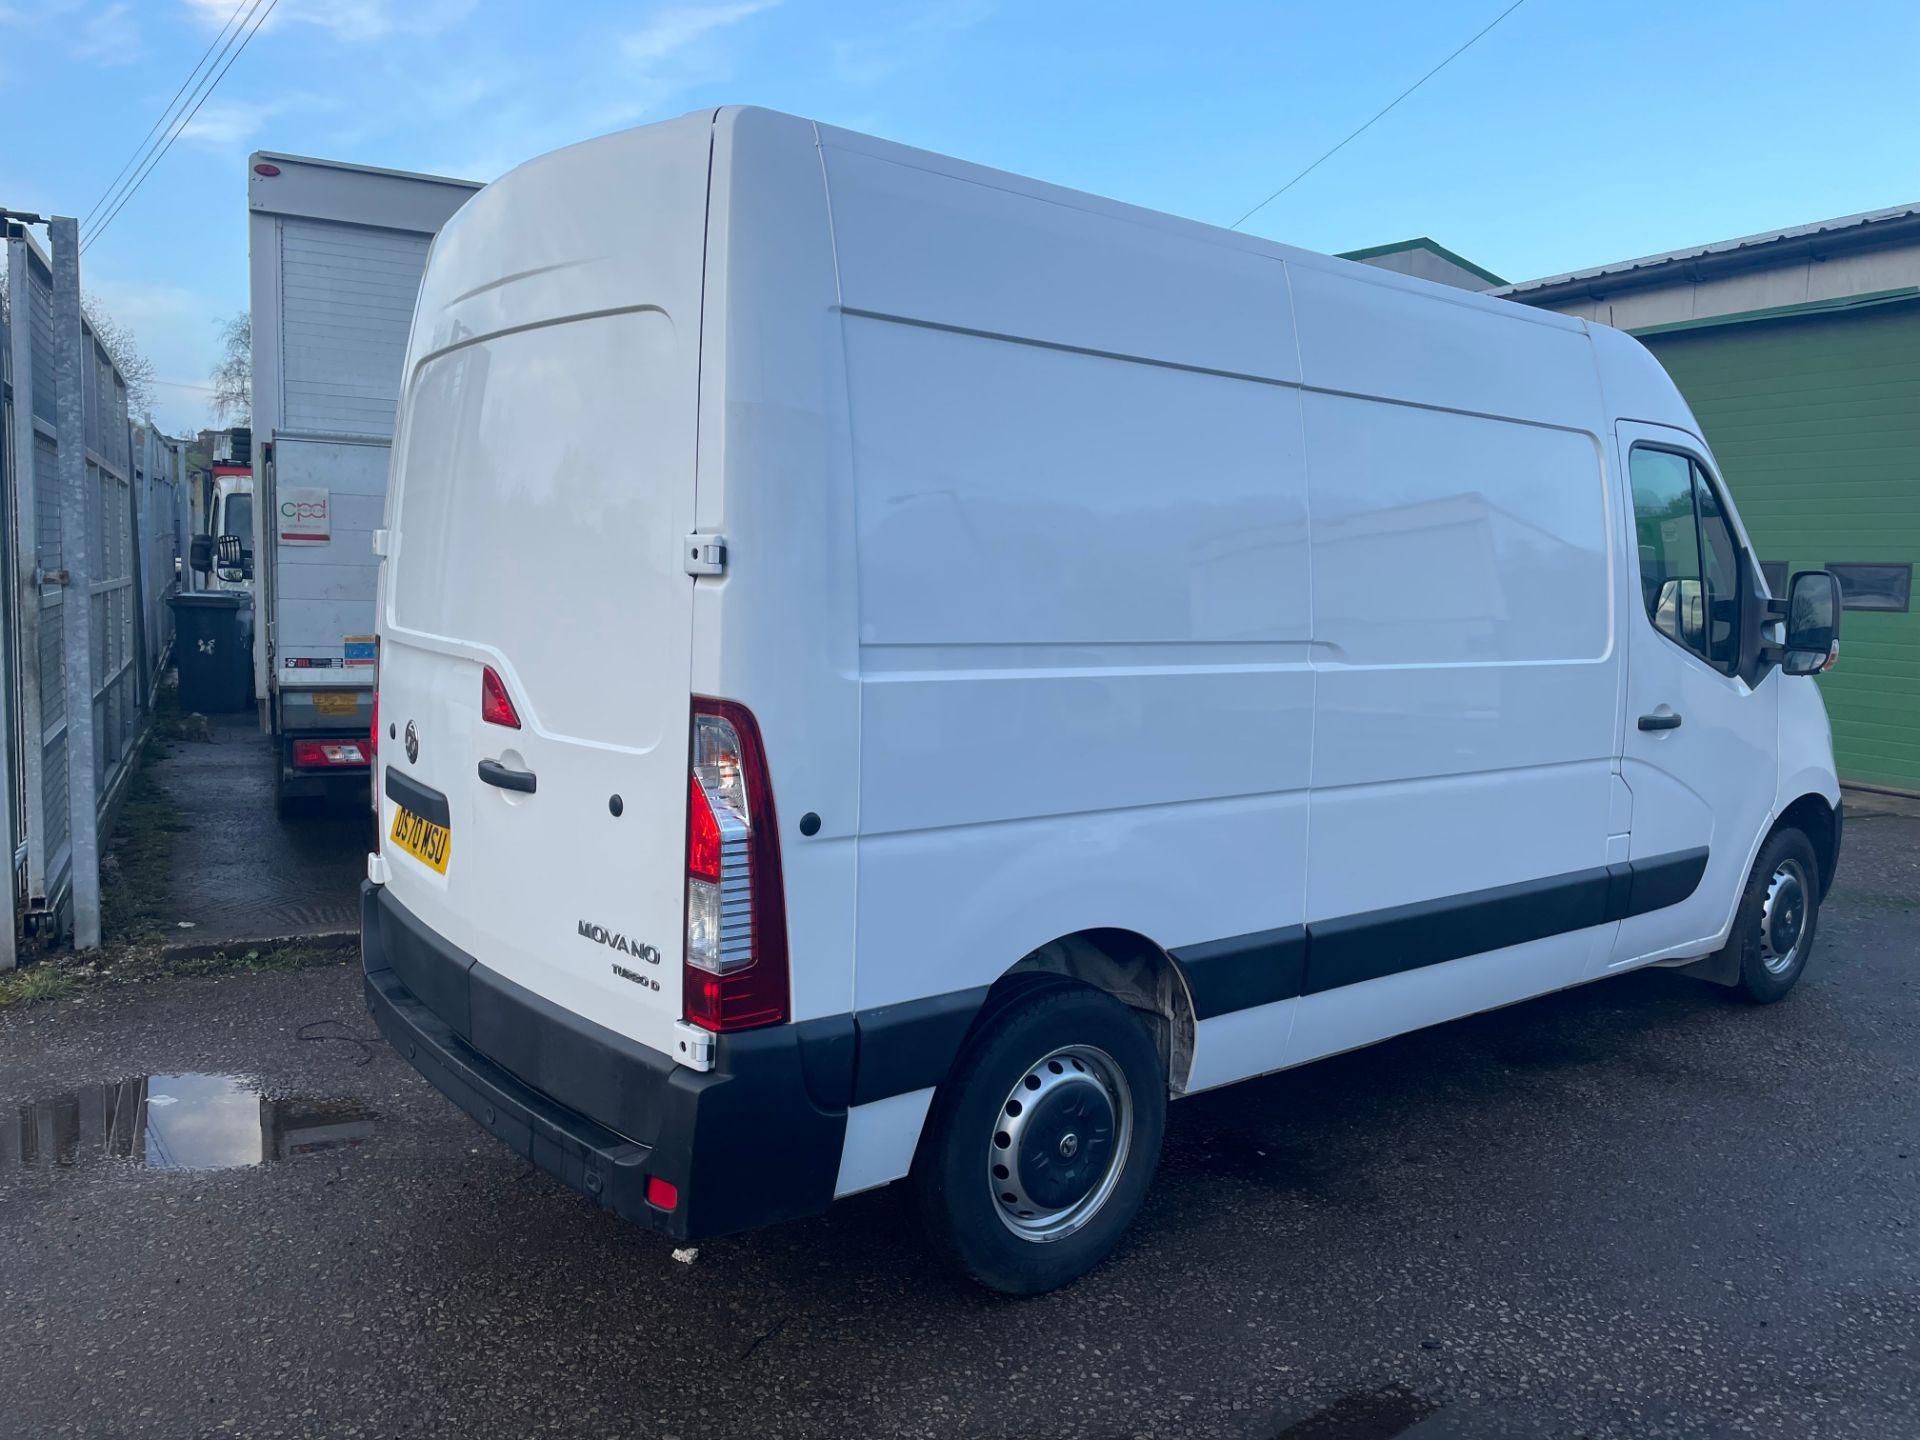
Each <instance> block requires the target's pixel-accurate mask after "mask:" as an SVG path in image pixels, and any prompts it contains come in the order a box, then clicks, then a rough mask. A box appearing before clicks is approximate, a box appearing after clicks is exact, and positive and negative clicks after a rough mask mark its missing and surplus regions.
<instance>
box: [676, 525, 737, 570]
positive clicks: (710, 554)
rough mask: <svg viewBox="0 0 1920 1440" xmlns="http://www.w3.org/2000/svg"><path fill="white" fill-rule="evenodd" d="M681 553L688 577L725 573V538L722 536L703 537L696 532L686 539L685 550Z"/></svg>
mask: <svg viewBox="0 0 1920 1440" xmlns="http://www.w3.org/2000/svg"><path fill="white" fill-rule="evenodd" d="M681 553H682V554H683V555H685V556H686V557H687V574H689V575H724V574H726V573H727V537H726V536H724V535H703V534H701V533H700V532H699V531H697V530H696V531H694V533H693V534H691V535H689V536H688V537H687V545H686V549H685V550H683V551H682V552H681Z"/></svg>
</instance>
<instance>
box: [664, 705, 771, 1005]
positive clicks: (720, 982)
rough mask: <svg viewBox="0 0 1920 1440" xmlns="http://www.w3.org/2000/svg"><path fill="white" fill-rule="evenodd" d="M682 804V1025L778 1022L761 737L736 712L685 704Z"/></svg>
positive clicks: (737, 708) (736, 708)
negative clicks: (687, 729)
mask: <svg viewBox="0 0 1920 1440" xmlns="http://www.w3.org/2000/svg"><path fill="white" fill-rule="evenodd" d="M691 769H692V774H691V778H690V781H689V786H688V794H687V948H686V964H685V973H684V976H683V981H684V984H683V991H684V999H683V1003H684V1005H685V1009H686V1018H687V1019H689V1020H691V1021H693V1022H694V1023H695V1024H696V1025H701V1026H704V1027H705V1028H706V1029H709V1030H746V1029H749V1028H751V1027H753V1026H756V1025H775V1024H779V1023H781V1022H783V1021H784V1020H786V1018H787V1007H788V980H787V907H786V890H785V886H784V884H783V883H782V880H781V875H780V832H779V827H778V824H777V822H776V820H775V817H774V810H773V786H772V783H771V781H770V780H769V778H768V775H767V763H766V754H765V751H764V749H763V748H762V746H761V743H760V727H759V726H758V725H757V724H755V723H754V719H753V715H752V714H751V713H750V712H749V711H748V710H747V708H746V707H745V706H743V705H737V704H734V703H733V702H732V701H729V700H707V699H701V698H696V699H695V700H694V702H693V756H692V767H691Z"/></svg>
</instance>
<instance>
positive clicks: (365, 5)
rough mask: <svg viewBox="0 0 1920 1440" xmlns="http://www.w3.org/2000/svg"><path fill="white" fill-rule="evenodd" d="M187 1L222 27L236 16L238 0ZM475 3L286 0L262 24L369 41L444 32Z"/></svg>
mask: <svg viewBox="0 0 1920 1440" xmlns="http://www.w3.org/2000/svg"><path fill="white" fill-rule="evenodd" d="M183 3H184V4H185V5H186V8H187V11H188V13H189V14H191V15H193V16H194V17H195V18H196V19H198V20H200V21H202V22H203V23H205V24H207V25H210V26H215V27H219V26H224V25H225V24H226V23H227V22H228V21H229V20H230V19H231V18H232V17H233V13H234V5H235V0H183ZM269 3H270V0H269ZM475 4H476V0H280V3H279V4H278V5H277V6H276V7H275V9H274V11H273V14H272V15H271V16H269V17H268V18H267V20H266V21H265V22H264V23H263V26H262V28H264V29H269V30H273V29H278V28H280V27H281V26H286V25H311V26H314V27H315V28H316V29H320V30H325V31H326V32H327V33H329V34H330V35H332V36H333V38H334V39H336V40H340V41H343V42H345V43H347V44H352V45H359V44H368V43H371V42H373V41H376V40H386V39H388V38H390V37H392V36H395V35H411V36H427V35H438V34H440V33H441V32H443V31H445V30H448V29H450V28H452V27H453V26H455V25H457V24H459V23H460V22H461V21H462V20H464V19H466V18H467V16H469V15H471V14H472V13H473V9H474V5H475ZM251 15H252V11H251V10H249V11H247V12H245V14H244V16H243V18H242V20H241V24H242V25H246V24H248V23H249V19H250V17H251Z"/></svg>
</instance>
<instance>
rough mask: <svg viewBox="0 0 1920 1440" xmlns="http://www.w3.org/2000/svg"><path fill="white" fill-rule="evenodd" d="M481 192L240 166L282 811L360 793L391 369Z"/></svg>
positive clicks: (258, 688)
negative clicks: (429, 272) (454, 233)
mask: <svg viewBox="0 0 1920 1440" xmlns="http://www.w3.org/2000/svg"><path fill="white" fill-rule="evenodd" d="M477 188H478V187H477V186H475V185H474V184H472V183H471V182H469V181H465V180H448V179H444V178H442V177H439V176H434V175H412V174H406V173H403V172H401V171H396V170H380V169H375V168H374V167H372V166H367V165H346V164H341V163H339V162H337V161H332V160H315V159H310V158H307V157H304V156H298V155H281V154H276V153H272V152H267V151H261V152H256V153H255V154H253V155H252V156H250V157H249V159H248V174H247V209H248V251H249V262H250V270H251V293H252V320H253V440H254V458H255V464H254V481H253V483H254V489H255V497H256V498H255V503H254V505H253V512H254V513H253V525H254V530H253V535H252V540H251V547H252V554H253V570H254V591H255V601H256V615H255V625H254V633H253V675H254V693H255V695H256V697H257V698H258V702H259V709H260V723H261V725H262V726H263V727H264V728H266V729H268V730H270V731H271V732H272V733H273V734H274V735H276V736H277V737H279V742H280V743H279V757H280V758H279V771H278V785H277V788H276V795H277V797H278V799H279V801H280V804H281V806H282V808H283V809H285V808H286V807H288V806H289V805H291V804H293V803H296V802H299V801H301V800H304V799H307V798H310V797H313V796H317V795H319V794H321V793H322V792H323V791H324V790H325V789H327V788H329V787H330V786H335V785H345V784H351V785H354V786H357V787H364V786H365V784H366V778H367V774H368V750H369V747H368V726H369V724H370V723H371V719H372V701H373V671H374V653H373V652H374V638H373V636H374V626H373V593H374V582H375V577H376V573H377V566H378V558H377V557H376V556H375V554H374V553H373V538H374V532H375V531H376V530H377V529H378V528H379V525H380V514H381V509H382V506H383V505H384V503H385V497H386V492H387V466H388V454H389V451H390V448H391V444H392V438H393V413H394V404H395V401H396V400H397V399H398V397H399V393H400V361H401V356H402V354H403V353H404V351H405V349H406V342H407V327H408V324H409V322H410V321H411V319H412V316H413V304H414V299H415V297H416V296H417V295H418V294H419V291H420V274H421V269H422V267H423V266H424V265H425V263H426V256H427V246H428V244H429V242H430V241H431V240H432V238H433V235H434V232H435V231H436V230H438V229H439V228H440V226H441V225H442V224H443V223H444V222H445V221H446V219H447V217H448V216H449V215H451V214H453V213H454V211H456V210H458V209H459V208H460V206H461V205H462V204H463V203H464V202H465V201H466V199H467V197H468V196H470V195H472V194H473V192H474V191H475V190H476V189H477Z"/></svg>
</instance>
